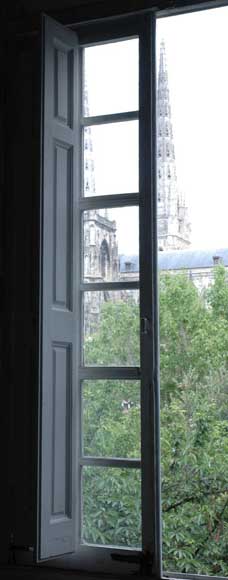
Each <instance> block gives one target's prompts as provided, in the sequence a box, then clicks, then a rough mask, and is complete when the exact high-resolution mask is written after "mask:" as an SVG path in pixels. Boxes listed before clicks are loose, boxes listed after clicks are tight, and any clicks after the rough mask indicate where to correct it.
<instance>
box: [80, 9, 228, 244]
mask: <svg viewBox="0 0 228 580" xmlns="http://www.w3.org/2000/svg"><path fill="white" fill-rule="evenodd" d="M227 31H228V7H225V8H218V9H213V10H207V11H206V10H205V11H201V12H197V13H191V14H186V15H180V16H173V17H169V18H162V19H159V20H158V22H157V57H158V60H159V48H160V41H161V39H164V41H165V45H166V55H167V65H168V77H169V87H170V100H171V110H172V120H173V131H174V143H175V151H176V161H177V179H178V186H179V189H180V190H181V191H182V192H183V193H184V194H185V196H186V200H187V205H188V207H189V213H190V219H191V224H192V246H193V247H198V248H209V247H212V248H215V247H217V248H219V247H222V246H227V247H228V225H227V224H228V32H227ZM137 51H138V42H137V40H134V41H131V42H121V43H120V42H118V43H113V44H109V45H105V46H104V45H103V46H102V45H101V46H97V47H93V48H90V49H87V51H86V71H87V72H86V77H87V82H88V94H89V108H90V114H91V115H95V114H102V113H103V114H105V113H112V112H120V111H126V110H134V109H137V107H138V54H137ZM92 87H93V89H92ZM93 143H94V161H95V177H96V192H97V194H102V193H103V194H104V193H121V192H124V191H137V187H138V172H137V167H138V163H137V158H138V150H137V143H138V138H137V127H136V123H135V122H132V123H131V124H130V125H129V127H127V126H126V124H125V123H122V124H118V125H116V126H114V125H112V126H105V127H104V126H103V127H97V128H94V129H93ZM104 167H105V171H104ZM119 221H120V222H121V225H120V227H119V235H118V238H119V251H120V253H126V254H129V253H135V252H136V249H137V241H136V237H135V236H134V235H133V232H132V234H131V232H130V231H128V235H127V236H126V225H127V226H128V224H125V223H124V220H123V219H121V216H120V220H119ZM132 225H133V224H132ZM121 226H122V227H121ZM128 230H129V228H128ZM133 230H134V227H132V231H133Z"/></svg>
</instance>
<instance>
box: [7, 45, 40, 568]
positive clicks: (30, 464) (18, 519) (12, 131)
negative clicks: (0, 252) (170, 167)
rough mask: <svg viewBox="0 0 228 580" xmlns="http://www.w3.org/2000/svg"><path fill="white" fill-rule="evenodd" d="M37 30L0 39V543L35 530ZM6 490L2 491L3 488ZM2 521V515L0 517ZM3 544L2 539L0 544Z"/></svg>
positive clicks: (22, 540) (24, 540) (30, 537)
mask: <svg viewBox="0 0 228 580" xmlns="http://www.w3.org/2000/svg"><path fill="white" fill-rule="evenodd" d="M39 54H40V50H39V43H38V37H31V38H27V39H16V38H13V37H11V36H10V34H9V35H8V38H7V41H6V44H5V55H6V61H7V67H6V68H5V80H6V92H5V101H4V129H5V137H4V161H5V172H4V202H3V208H4V211H3V231H4V246H3V247H4V258H3V263H4V279H3V285H4V306H5V308H4V312H5V314H4V325H5V329H4V337H5V338H6V340H4V343H5V344H4V347H5V349H4V373H3V377H2V383H1V384H2V387H3V390H4V397H5V422H7V428H6V431H5V434H4V442H5V444H7V448H8V449H7V450H8V454H7V455H8V469H6V472H7V471H8V473H7V484H8V485H7V489H6V490H5V495H4V497H5V498H6V504H5V506H4V507H5V508H6V509H5V512H6V513H5V518H4V520H5V521H4V524H3V526H4V527H3V530H2V532H3V535H4V538H5V543H7V549H8V544H9V541H10V539H11V541H12V542H14V543H15V544H17V545H25V546H26V545H31V544H33V543H34V539H35V538H34V537H35V523H36V518H35V515H36V514H35V505H36V459H35V458H36V457H37V452H36V440H37V412H36V409H37V392H38V390H37V384H38V356H37V355H38V300H39V293H38V288H39V284H38V271H39V244H38V242H39V172H40V168H39V166H40V163H39V157H40V139H39V130H40V83H39V78H40V61H39ZM6 494H7V495H6ZM1 523H3V522H1ZM5 549H6V546H5ZM4 559H5V558H4Z"/></svg>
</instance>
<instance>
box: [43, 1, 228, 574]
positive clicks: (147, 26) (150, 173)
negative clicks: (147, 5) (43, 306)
mask: <svg viewBox="0 0 228 580" xmlns="http://www.w3.org/2000/svg"><path fill="white" fill-rule="evenodd" d="M225 5H227V0H226V1H221V2H218V5H216V6H215V2H214V1H213V2H208V3H207V2H205V3H204V4H202V5H196V4H194V3H193V4H192V5H191V6H185V7H184V8H181V9H164V10H162V11H161V10H156V11H153V10H150V11H145V13H142V14H138V15H136V16H129V15H127V16H124V15H123V16H121V17H113V19H110V20H109V21H108V22H107V20H106V19H104V20H102V21H99V22H95V23H91V22H90V23H89V24H88V23H86V24H83V23H81V24H80V25H72V26H71V27H70V28H71V30H74V31H75V32H77V34H78V37H79V43H80V47H81V49H83V48H84V47H86V46H91V45H92V44H98V43H103V42H110V41H114V40H121V39H126V38H127V37H132V36H134V35H137V36H139V41H140V66H139V103H140V104H139V108H140V115H139V118H140V124H139V151H140V153H141V156H140V155H139V158H140V171H139V175H140V185H139V192H141V194H142V197H141V199H140V200H139V208H140V215H141V218H140V242H141V248H142V254H141V258H140V292H141V314H140V316H141V318H142V319H144V318H147V319H148V320H149V336H150V339H149V340H148V335H146V334H144V333H143V332H141V353H143V355H142V358H143V360H142V368H143V376H142V379H143V380H144V384H146V385H147V388H145V389H144V391H143V395H142V415H143V417H144V418H145V422H144V425H145V424H146V425H147V426H149V425H152V424H153V432H152V437H151V431H150V429H149V428H147V433H145V438H144V443H143V447H142V466H143V470H142V471H143V486H144V494H143V496H142V519H143V524H142V538H143V542H142V549H143V556H144V565H143V567H142V572H144V573H145V572H149V574H152V575H154V576H155V577H156V578H162V568H161V566H162V553H161V544H162V543H161V508H160V506H161V498H160V495H161V492H160V422H159V412H160V400H159V322H158V281H157V276H158V269H157V245H158V243H157V220H156V214H157V199H156V197H157V196H156V191H157V183H156V181H157V177H156V157H157V155H156V140H157V139H156V20H157V19H158V18H161V17H167V16H171V15H176V14H180V13H182V14H183V13H188V12H191V11H198V10H207V9H208V8H212V9H213V8H215V7H219V6H225ZM80 82H81V81H80ZM80 94H82V83H81V86H80ZM146 95H150V96H151V99H150V98H146ZM110 117H112V115H110ZM88 119H89V120H91V118H88ZM81 171H82V164H81ZM148 196H149V199H150V204H149V211H147V212H146V211H145V207H146V206H145V201H148ZM111 197H112V196H108V198H109V202H110V207H115V206H113V205H112V203H113V200H112V199H111ZM93 199H94V207H98V206H97V203H99V200H100V207H103V205H104V201H105V202H106V201H108V200H107V198H106V199H105V200H104V197H103V196H100V197H99V200H98V197H96V196H94V198H93ZM90 200H91V198H90ZM84 201H85V203H84V202H83V204H81V208H82V207H83V208H84V209H86V198H84ZM80 203H81V200H80ZM124 205H127V204H125V200H124V196H123V206H124ZM89 207H91V205H89ZM116 207H117V206H116ZM145 224H146V226H147V227H146V228H145ZM77 226H78V232H79V231H81V226H80V223H79V221H78V222H77ZM78 240H79V239H78ZM79 241H80V246H81V243H82V240H81V239H80V240H79ZM149 259H151V265H152V266H151V270H149V271H148V268H147V267H146V266H145V265H146V263H147V262H148V261H149ZM78 263H79V264H80V272H82V269H81V256H80V255H78ZM100 289H102V285H101V286H100ZM78 308H79V311H80V312H81V302H80V300H79V302H78ZM81 318H82V316H81ZM151 347H152V350H151ZM78 348H79V349H80V345H79V346H78ZM151 353H152V364H151ZM94 378H96V377H94ZM97 378H99V371H98V374H97ZM127 378H128V377H127ZM145 430H146V429H145ZM151 457H152V463H151ZM151 465H152V473H151ZM79 485H80V483H79ZM77 520H78V521H79V520H80V518H79V517H77ZM151 522H153V524H151ZM82 551H83V552H84V555H82V559H80V555H79V557H75V556H74V555H72V556H62V557H60V558H58V560H56V559H53V560H52V562H49V563H47V562H45V565H49V566H56V565H58V567H63V568H65V567H67V568H68V567H69V568H71V569H75V568H81V569H83V567H84V565H83V561H84V558H85V560H86V564H87V566H86V569H87V570H90V571H93V572H96V571H100V570H101V568H100V566H101V565H100V563H99V562H98V563H97V565H98V568H97V569H96V565H94V556H95V554H96V551H97V547H93V546H90V547H89V548H87V546H83V550H82ZM120 551H121V553H122V554H123V555H126V561H127V553H129V551H131V550H125V549H124V548H123V549H121V550H120V549H118V548H115V547H114V548H111V547H106V546H105V552H106V555H107V562H108V560H109V564H108V566H107V570H108V569H109V568H110V554H111V553H117V554H119V553H120ZM151 551H153V563H152V566H151V561H150V555H151ZM137 554H138V552H137V551H136V550H132V555H133V556H134V555H136V556H137ZM148 556H149V557H148ZM88 557H89V559H90V561H88ZM102 557H103V555H102ZM137 567H138V563H137ZM102 571H106V562H105V560H104V561H103V562H102ZM119 571H121V573H125V574H126V575H127V574H128V572H129V571H130V569H129V567H128V565H127V563H126V564H125V563H124V564H123V565H122V563H121V565H120V568H119V569H116V570H115V572H114V573H118V572H119ZM165 576H166V577H175V578H192V579H196V578H197V579H200V578H205V576H201V575H197V574H179V573H172V574H167V573H166V575H165ZM206 578H211V580H213V579H214V580H215V579H216V576H213V577H206ZM217 578H218V579H219V580H222V577H217Z"/></svg>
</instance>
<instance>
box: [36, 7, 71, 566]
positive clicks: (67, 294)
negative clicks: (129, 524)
mask: <svg viewBox="0 0 228 580" xmlns="http://www.w3.org/2000/svg"><path fill="white" fill-rule="evenodd" d="M77 77H78V43H77V36H76V34H75V33H74V32H73V31H69V30H66V29H64V28H63V27H62V26H61V25H59V24H58V23H56V22H54V21H53V20H52V19H50V18H49V17H44V28H43V139H42V143H43V150H42V156H43V163H42V165H43V167H42V246H43V247H42V268H41V269H42V323H41V404H40V410H41V421H40V425H41V429H40V498H39V501H40V506H39V507H40V511H39V514H40V518H39V521H40V526H39V528H40V529H39V535H40V539H39V551H38V554H39V556H38V557H39V558H41V559H42V558H49V557H51V556H56V555H61V554H66V553H69V552H73V551H74V550H75V501H76V490H75V365H76V348H75V340H76V330H77V328H76V327H77V323H76V313H75V283H76V280H75V271H74V269H75V259H74V252H75V243H74V207H75V199H76V195H77V190H78V185H77V182H78V171H77V167H78V162H77V157H78V154H79V137H78V135H79V130H78V125H79V124H78V113H77V109H78V96H77V92H78V82H77Z"/></svg>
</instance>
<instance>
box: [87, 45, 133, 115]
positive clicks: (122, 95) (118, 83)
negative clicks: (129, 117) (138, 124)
mask: <svg viewBox="0 0 228 580" xmlns="http://www.w3.org/2000/svg"><path fill="white" fill-rule="evenodd" d="M138 60H139V43H138V39H137V38H134V39H131V40H125V41H121V42H112V43H106V44H100V45H97V46H91V47H89V48H85V49H84V92H83V104H84V115H85V116H88V115H92V116H93V115H105V114H110V113H122V112H126V111H136V110H137V109H138V106H139V96H138V94H139V88H138V87H139V66H138Z"/></svg>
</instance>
